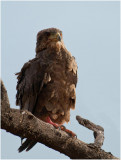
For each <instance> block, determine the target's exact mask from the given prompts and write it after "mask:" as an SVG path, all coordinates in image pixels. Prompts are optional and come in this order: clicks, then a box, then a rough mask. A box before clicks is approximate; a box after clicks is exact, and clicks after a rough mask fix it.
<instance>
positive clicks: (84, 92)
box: [1, 1, 120, 159]
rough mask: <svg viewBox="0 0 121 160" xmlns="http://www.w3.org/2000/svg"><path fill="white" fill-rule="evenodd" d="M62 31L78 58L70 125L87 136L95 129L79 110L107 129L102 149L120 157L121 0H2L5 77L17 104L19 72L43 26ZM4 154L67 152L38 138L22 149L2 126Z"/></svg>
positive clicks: (88, 138)
mask: <svg viewBox="0 0 121 160" xmlns="http://www.w3.org/2000/svg"><path fill="white" fill-rule="evenodd" d="M49 27H56V28H59V29H61V30H62V31H63V37H64V42H65V45H66V47H67V49H68V50H69V51H70V52H71V53H72V55H73V56H75V58H76V61H77V64H78V85H77V89H76V92H77V103H76V109H75V111H72V112H71V121H70V122H69V124H68V125H65V126H66V127H67V128H68V129H70V130H73V131H74V132H75V133H76V134H77V136H78V138H79V139H80V140H82V141H84V142H87V143H92V142H93V139H94V138H93V134H92V133H93V132H92V131H90V130H88V129H86V128H84V127H82V126H80V125H79V124H78V122H77V121H76V119H75V117H76V115H80V116H82V117H83V118H87V119H89V120H90V121H92V122H94V123H96V124H98V125H101V126H102V127H104V129H105V132H104V134H105V141H104V145H103V147H102V149H104V150H105V151H107V152H111V153H112V154H114V155H115V156H117V157H119V149H120V148H119V147H120V124H119V123H120V122H119V120H120V97H119V92H120V90H119V80H120V79H119V78H120V74H119V65H120V61H119V58H120V2H82V1H80V2H2V79H3V81H4V84H5V86H6V88H7V91H8V96H9V99H10V104H11V107H12V108H18V107H16V105H15V95H16V83H17V80H16V76H15V75H14V73H16V72H18V71H20V69H21V67H22V66H23V64H24V63H25V62H27V61H28V60H30V59H32V58H34V56H35V45H36V34H37V32H38V31H40V30H42V29H45V28H49ZM1 138H2V151H1V153H2V158H3V159H6V158H7V159H9V158H11V159H15V158H16V159H27V158H28V159H31V158H32V159H36V158H38V159H42V158H43V159H45V158H47V159H55V158H56V159H57V158H59V159H61V158H62V159H65V158H68V157H67V156H65V155H63V154H60V153H59V152H57V151H55V150H53V149H50V148H48V147H46V146H44V145H42V144H40V143H38V144H37V145H36V146H35V147H34V148H33V149H32V150H30V151H29V152H25V151H24V152H22V153H18V151H17V149H18V147H19V146H20V143H21V142H20V138H19V137H17V136H14V135H12V134H10V133H7V132H6V131H2V137H1Z"/></svg>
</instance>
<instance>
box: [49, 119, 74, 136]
mask: <svg viewBox="0 0 121 160" xmlns="http://www.w3.org/2000/svg"><path fill="white" fill-rule="evenodd" d="M46 122H47V123H49V124H52V125H53V126H54V127H55V128H60V129H61V130H63V131H65V132H66V133H68V134H69V135H70V136H72V137H77V136H76V134H75V133H74V132H72V131H70V130H68V129H66V128H65V127H64V126H62V125H59V124H56V123H54V122H52V121H51V119H50V117H47V119H46Z"/></svg>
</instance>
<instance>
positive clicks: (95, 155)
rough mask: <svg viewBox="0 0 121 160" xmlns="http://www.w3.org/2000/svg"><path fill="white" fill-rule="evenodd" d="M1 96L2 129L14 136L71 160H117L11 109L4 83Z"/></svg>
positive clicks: (26, 114)
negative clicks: (40, 144)
mask: <svg viewBox="0 0 121 160" xmlns="http://www.w3.org/2000/svg"><path fill="white" fill-rule="evenodd" d="M1 94H2V95H1V98H2V109H1V112H2V115H1V128H2V129H5V130H6V131H8V132H10V133H12V134H14V135H17V136H20V137H23V138H28V139H31V140H34V141H36V142H40V143H42V144H44V145H46V146H48V147H50V148H53V149H55V150H56V151H59V152H60V153H63V154H65V155H67V156H68V157H70V158H71V159H117V158H116V157H114V156H113V155H112V154H111V153H108V152H105V151H104V150H102V149H101V148H99V147H93V148H92V147H90V146H88V144H86V143H84V142H82V141H81V140H79V139H76V138H75V137H74V138H72V137H70V136H69V135H68V134H67V133H65V132H64V131H59V130H58V129H55V128H54V127H53V126H52V125H50V124H47V123H45V122H43V121H41V120H39V119H37V118H36V117H35V116H34V115H33V114H31V113H30V112H28V111H22V110H17V109H12V108H10V107H9V106H10V105H9V100H8V98H7V92H6V90H5V87H4V85H3V83H1Z"/></svg>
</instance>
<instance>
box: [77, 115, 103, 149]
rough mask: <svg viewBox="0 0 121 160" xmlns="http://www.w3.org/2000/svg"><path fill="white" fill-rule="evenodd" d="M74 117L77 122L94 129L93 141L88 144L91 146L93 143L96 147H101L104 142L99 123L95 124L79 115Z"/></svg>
mask: <svg viewBox="0 0 121 160" xmlns="http://www.w3.org/2000/svg"><path fill="white" fill-rule="evenodd" d="M76 119H77V121H78V122H79V124H81V125H83V126H84V127H86V128H88V129H90V130H92V131H94V132H93V134H94V138H95V141H94V143H93V144H90V146H92V147H93V145H94V146H96V147H100V148H101V146H102V145H103V142H104V128H103V127H101V126H99V125H96V124H94V123H92V122H91V121H89V120H87V119H84V118H82V117H80V116H76Z"/></svg>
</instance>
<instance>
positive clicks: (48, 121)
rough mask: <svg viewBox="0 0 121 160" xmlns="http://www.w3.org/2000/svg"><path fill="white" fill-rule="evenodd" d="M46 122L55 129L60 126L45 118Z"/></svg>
mask: <svg viewBox="0 0 121 160" xmlns="http://www.w3.org/2000/svg"><path fill="white" fill-rule="evenodd" d="M46 122H47V123H49V124H52V125H53V126H54V127H55V128H59V127H60V125H58V124H56V123H54V122H52V121H51V119H50V117H47V118H46Z"/></svg>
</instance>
